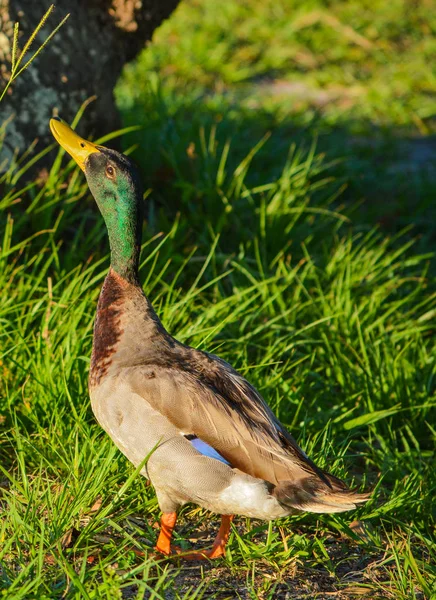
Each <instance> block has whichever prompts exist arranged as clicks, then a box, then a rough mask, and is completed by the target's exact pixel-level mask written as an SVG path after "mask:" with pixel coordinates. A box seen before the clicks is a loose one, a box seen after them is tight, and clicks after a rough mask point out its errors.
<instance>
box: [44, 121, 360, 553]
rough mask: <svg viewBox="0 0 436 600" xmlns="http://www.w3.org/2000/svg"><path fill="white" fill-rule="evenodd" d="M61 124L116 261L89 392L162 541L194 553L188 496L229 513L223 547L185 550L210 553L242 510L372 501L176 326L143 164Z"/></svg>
mask: <svg viewBox="0 0 436 600" xmlns="http://www.w3.org/2000/svg"><path fill="white" fill-rule="evenodd" d="M50 129H51V132H52V134H53V136H54V137H55V139H56V140H57V142H58V143H59V144H60V146H61V147H62V148H64V150H66V152H67V153H69V154H70V156H71V157H72V158H73V159H74V160H75V161H76V163H77V164H78V165H79V167H80V168H81V169H82V171H83V172H84V174H85V177H86V180H87V184H88V186H89V189H90V191H91V194H92V195H93V197H94V199H95V202H96V203H97V206H98V208H99V210H100V212H101V215H102V217H103V220H104V222H105V224H106V228H107V232H108V237H109V245H110V268H109V271H108V273H107V275H106V278H105V280H104V283H103V286H102V288H101V292H100V296H99V299H98V303H97V313H96V317H95V323H94V333H93V345H92V354H91V362H90V370H89V395H90V400H91V406H92V410H93V413H94V415H95V417H96V419H97V421H98V423H99V424H100V426H101V427H102V428H103V429H104V430H105V431H106V433H107V434H108V435H109V436H110V437H111V439H112V440H113V442H114V443H115V445H116V446H117V447H118V448H119V450H120V451H121V452H122V453H123V454H124V455H125V456H126V457H127V459H128V460H129V461H130V462H131V463H133V465H134V466H135V467H137V468H140V472H141V474H142V475H144V476H145V477H147V478H148V479H149V480H150V481H151V483H152V485H153V487H154V490H155V492H156V496H157V501H158V504H159V508H160V511H161V518H160V532H159V535H158V538H157V542H156V545H155V550H156V551H157V552H158V553H160V555H163V556H166V557H170V556H174V555H177V554H178V555H180V556H182V555H183V553H182V551H181V550H180V548H177V547H175V546H173V544H172V536H173V532H174V528H175V525H176V521H177V514H178V511H179V509H180V508H181V507H182V506H184V505H185V504H187V503H193V504H195V505H198V506H200V507H202V508H203V509H206V510H208V511H211V512H212V513H216V514H218V515H220V516H221V524H220V527H219V531H218V533H217V536H216V538H215V540H214V542H213V544H212V547H211V548H207V549H200V550H198V551H195V552H189V553H185V556H184V557H185V558H186V559H194V560H202V559H215V558H219V557H222V556H224V555H225V548H226V544H227V541H228V539H229V534H230V531H231V524H232V520H233V518H234V515H240V516H245V517H251V518H255V519H262V520H267V521H270V520H273V519H278V518H281V517H286V516H289V515H292V514H298V513H302V512H311V513H339V512H343V511H348V510H353V509H355V508H356V507H357V505H358V504H360V503H362V502H365V501H366V500H368V498H369V494H367V493H358V492H357V491H356V490H354V489H350V488H349V487H348V486H347V485H346V484H345V483H344V482H343V481H342V480H340V479H339V478H337V477H335V476H334V475H332V474H331V473H328V472H327V471H325V470H323V469H321V468H319V467H318V466H317V465H316V464H315V463H314V462H313V461H312V460H311V459H310V458H309V457H308V456H307V454H306V453H305V452H304V451H303V450H302V449H301V448H300V447H299V445H298V444H297V442H296V441H295V439H294V438H293V437H292V436H291V434H290V433H289V432H288V430H287V429H286V427H285V426H284V425H282V423H280V421H279V420H278V419H277V417H276V416H275V414H274V413H273V412H272V410H271V409H270V407H269V406H268V404H267V403H266V402H265V400H264V399H263V398H262V396H261V395H260V393H259V392H258V391H257V390H256V389H255V387H253V386H252V385H251V384H250V383H249V382H248V381H247V380H246V379H245V378H244V377H243V376H242V375H241V374H240V373H238V371H236V370H235V369H234V368H233V367H232V366H231V365H230V364H228V363H227V362H226V361H225V360H223V359H222V358H220V357H218V356H216V355H214V354H211V353H209V352H205V351H202V350H198V349H195V348H192V347H190V346H188V345H185V344H183V343H181V342H179V341H177V339H175V338H174V337H173V336H172V335H171V334H170V333H169V332H168V331H167V330H166V329H165V327H164V326H163V324H162V322H161V321H160V319H159V317H158V315H157V314H156V312H155V310H154V308H153V306H152V304H151V302H150V300H149V299H148V297H147V295H146V294H145V293H144V291H143V288H142V286H141V284H140V281H139V275H138V267H139V257H140V250H141V238H142V225H143V211H144V207H143V187H142V183H141V178H140V175H139V172H138V169H137V167H136V166H135V165H134V163H133V161H131V159H129V158H128V157H127V156H125V155H124V154H122V153H120V152H117V151H115V150H112V149H110V148H107V147H104V146H100V145H98V144H94V143H93V142H90V141H87V140H85V139H83V138H81V137H80V136H79V135H78V134H77V133H76V132H75V131H74V130H73V129H71V128H70V127H69V125H68V124H67V123H65V122H64V121H62V120H61V119H60V118H59V117H54V118H52V119H51V120H50ZM146 459H147V460H146ZM142 465H143V466H142Z"/></svg>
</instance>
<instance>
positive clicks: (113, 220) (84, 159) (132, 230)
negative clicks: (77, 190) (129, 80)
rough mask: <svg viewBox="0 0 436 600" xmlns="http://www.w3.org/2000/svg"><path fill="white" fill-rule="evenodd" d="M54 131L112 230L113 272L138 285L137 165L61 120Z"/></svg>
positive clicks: (139, 198) (139, 216) (139, 201)
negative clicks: (82, 134) (82, 173)
mask: <svg viewBox="0 0 436 600" xmlns="http://www.w3.org/2000/svg"><path fill="white" fill-rule="evenodd" d="M50 128H51V131H52V133H53V135H54V137H55V138H56V140H57V141H58V143H59V144H60V145H61V146H62V147H63V148H64V149H65V150H66V151H67V152H68V153H69V154H70V155H71V156H72V157H73V158H74V160H75V161H76V162H77V164H78V165H79V166H80V168H81V169H82V171H83V172H84V173H85V175H86V180H87V182H88V186H89V189H90V190H91V193H92V195H93V196H94V199H95V201H96V202H97V205H98V207H99V209H100V212H101V214H102V216H103V218H104V220H105V223H106V227H107V230H108V234H109V242H110V247H111V266H112V268H113V269H114V270H115V271H116V272H117V273H118V274H119V275H121V276H122V277H124V278H126V279H128V280H135V281H136V280H137V271H138V261H139V251H140V245H141V228H142V195H143V194H142V184H141V180H140V178H139V174H138V171H137V169H136V167H135V165H134V164H133V163H132V162H131V161H130V160H129V159H128V158H127V157H126V156H124V155H123V154H121V153H119V152H116V151H115V150H110V149H109V148H105V147H104V146H96V145H95V144H93V143H92V142H88V141H87V140H84V139H82V138H81V137H80V136H78V135H77V134H76V133H75V132H74V131H73V130H72V129H71V128H70V127H69V126H68V125H67V124H66V123H64V122H63V121H62V120H61V119H59V118H54V119H51V121H50Z"/></svg>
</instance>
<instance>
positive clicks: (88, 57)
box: [0, 0, 179, 165]
mask: <svg viewBox="0 0 436 600" xmlns="http://www.w3.org/2000/svg"><path fill="white" fill-rule="evenodd" d="M178 2H179V0H56V9H55V10H54V11H53V12H52V14H51V15H50V17H49V19H48V21H47V23H46V24H45V26H44V28H43V29H42V30H41V32H40V33H39V34H38V37H37V38H36V40H35V42H34V44H33V46H32V48H31V50H30V52H32V51H34V50H35V48H36V47H37V46H39V45H40V44H41V43H42V42H43V41H44V40H45V39H46V38H47V36H48V34H49V33H50V31H52V30H53V29H54V27H55V26H56V25H57V24H58V23H59V21H61V20H62V18H63V17H64V16H65V15H66V14H67V13H71V16H70V18H69V19H68V20H67V22H66V24H65V25H64V26H63V27H62V28H61V29H60V30H59V32H58V33H57V34H56V35H55V37H54V38H53V40H52V41H51V42H50V43H49V44H48V45H47V46H46V48H45V49H44V50H43V51H42V52H41V54H40V55H39V56H38V57H37V58H36V59H35V61H34V62H33V63H32V65H31V66H30V67H29V68H28V69H27V70H26V71H24V73H22V74H21V75H20V77H18V78H17V80H16V81H15V82H14V83H13V84H12V86H11V87H10V88H9V90H8V94H7V96H6V97H5V98H4V99H3V102H2V103H1V105H0V125H1V124H2V123H3V122H4V121H6V119H9V118H11V121H10V122H9V123H8V126H7V130H6V137H5V140H4V143H3V149H2V150H1V152H0V165H1V163H2V162H3V161H4V160H5V159H8V160H10V159H11V157H12V156H13V153H14V152H16V151H18V152H19V153H21V152H23V151H24V150H25V149H26V148H28V146H29V144H30V143H31V142H32V141H33V140H34V139H35V138H38V140H39V142H38V145H37V147H36V150H35V151H38V150H40V149H42V148H44V147H45V145H46V144H47V143H51V142H52V141H53V140H52V138H51V135H50V131H49V125H48V122H49V119H50V117H51V116H52V115H53V112H54V111H55V112H56V111H57V113H58V114H59V115H60V116H62V118H63V119H65V120H66V121H68V122H70V121H71V120H72V118H73V117H74V115H75V114H76V112H77V110H78V108H79V107H80V106H81V104H82V103H83V102H84V101H85V100H86V99H88V98H90V97H91V96H94V95H95V96H96V97H97V99H96V100H95V102H92V103H91V104H90V105H89V107H88V108H87V109H86V111H85V114H84V116H83V118H82V120H81V122H80V125H79V131H81V132H82V133H83V134H84V135H89V134H90V133H93V134H94V135H95V136H98V135H102V134H104V133H108V132H110V131H113V130H114V129H116V128H118V127H119V126H120V118H119V115H118V111H117V108H116V106H115V101H114V94H113V89H114V87H115V84H116V82H117V79H118V77H119V75H120V73H121V69H122V68H123V66H124V64H125V63H126V62H128V61H130V60H132V59H133V58H134V57H135V56H136V55H137V53H138V52H139V51H140V50H141V49H142V48H143V47H144V45H145V42H146V41H147V40H149V39H150V38H151V35H152V33H153V30H154V29H155V28H156V27H157V26H158V25H159V24H160V23H161V22H162V21H163V20H164V19H166V18H167V17H168V16H169V15H170V14H171V12H172V11H173V10H174V8H175V7H176V6H177V4H178ZM51 3H52V1H51V0H38V1H35V0H0V78H1V79H0V90H1V89H3V88H4V85H5V84H6V82H7V81H8V78H9V68H10V62H11V56H10V55H11V49H12V35H13V26H14V23H15V22H17V21H18V22H19V23H20V32H21V33H20V37H19V40H18V45H19V47H21V48H22V47H23V45H24V43H25V42H26V41H27V39H28V38H29V36H30V34H31V33H32V31H33V30H34V29H35V27H36V25H37V24H38V23H39V21H40V19H41V17H42V15H43V14H44V12H45V11H46V10H47V9H48V8H49V6H50V4H51ZM29 56H30V54H29Z"/></svg>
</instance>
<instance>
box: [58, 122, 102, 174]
mask: <svg viewBox="0 0 436 600" xmlns="http://www.w3.org/2000/svg"><path fill="white" fill-rule="evenodd" d="M50 129H51V132H52V134H53V135H54V137H55V139H56V141H57V142H58V144H60V145H61V146H62V148H63V149H64V150H66V151H67V152H68V154H70V155H71V156H72V157H73V158H74V160H75V161H76V163H77V164H78V165H79V167H80V168H81V169H82V171H83V172H85V160H86V159H87V158H88V156H89V155H90V154H92V153H93V152H100V150H99V149H98V146H96V145H95V144H93V143H92V142H88V141H87V140H84V139H83V138H81V137H80V135H77V133H76V132H75V131H73V130H72V129H71V127H70V126H69V125H67V123H65V121H62V119H60V118H59V117H53V119H50Z"/></svg>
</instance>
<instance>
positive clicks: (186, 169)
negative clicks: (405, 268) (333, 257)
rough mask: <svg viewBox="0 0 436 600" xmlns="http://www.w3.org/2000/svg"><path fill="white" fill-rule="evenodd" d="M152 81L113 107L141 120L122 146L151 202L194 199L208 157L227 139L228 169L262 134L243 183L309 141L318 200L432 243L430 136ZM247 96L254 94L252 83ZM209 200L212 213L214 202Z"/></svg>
mask: <svg viewBox="0 0 436 600" xmlns="http://www.w3.org/2000/svg"><path fill="white" fill-rule="evenodd" d="M152 87H153V86H151V87H150V93H149V95H148V96H147V95H146V96H143V97H142V98H141V100H138V101H136V102H134V103H130V104H128V105H124V107H123V101H122V99H121V111H122V115H123V120H124V124H125V125H134V124H136V125H140V126H142V129H141V130H140V131H138V132H136V133H133V134H129V135H128V136H127V137H126V139H125V140H124V147H125V148H126V147H128V146H130V145H131V144H135V145H136V147H135V149H134V153H133V156H134V158H135V160H136V161H137V162H138V163H139V164H140V165H141V168H142V171H143V176H144V179H145V181H146V185H147V186H148V187H150V188H151V189H152V190H153V197H154V199H155V200H156V201H157V207H158V208H159V207H161V208H163V209H164V210H165V211H168V210H169V211H170V214H171V213H172V214H175V213H176V212H177V211H179V210H180V211H183V210H184V203H185V202H194V203H195V202H198V201H201V200H202V197H204V194H205V185H207V179H208V181H209V184H210V186H213V185H216V181H214V180H213V179H211V177H212V176H213V175H216V173H217V171H218V165H217V166H216V169H215V172H214V171H213V170H212V172H211V171H210V169H209V167H210V163H211V157H212V155H214V158H215V160H216V162H219V160H220V159H221V157H222V153H223V152H226V153H227V149H225V145H226V143H227V142H230V148H229V149H228V156H226V169H232V168H233V169H234V168H236V166H237V165H238V164H239V163H240V161H241V160H243V158H244V157H245V156H247V154H248V153H249V152H250V151H251V150H252V149H253V148H254V147H255V146H256V145H257V144H258V143H259V141H260V140H262V139H263V138H264V137H265V136H269V139H267V140H266V141H265V143H264V144H262V145H261V147H260V148H259V150H258V151H257V153H256V154H255V156H254V157H253V161H252V166H251V168H250V172H249V173H248V176H247V183H248V184H249V185H250V186H262V185H264V184H265V183H266V182H267V181H273V180H274V178H278V177H279V176H280V173H281V172H282V169H283V166H284V164H285V162H286V159H287V157H288V156H289V150H290V148H292V147H294V148H297V149H300V150H301V149H306V151H310V149H311V148H312V149H313V148H315V152H316V154H317V155H321V156H322V158H323V161H324V164H325V166H326V167H327V168H326V170H325V171H324V170H323V173H322V177H323V178H324V179H325V178H329V180H330V181H329V184H330V185H329V186H328V188H327V189H325V188H323V189H322V191H321V190H320V194H318V196H319V198H318V201H319V202H320V203H321V204H323V203H324V202H325V201H326V199H327V197H330V198H332V197H334V202H333V203H330V204H329V205H330V207H331V208H340V209H341V210H343V211H344V212H345V214H347V215H348V216H349V217H350V218H351V221H352V223H353V225H354V226H356V227H358V228H362V227H363V228H364V229H368V228H370V227H373V226H379V227H380V228H381V230H382V231H384V232H386V233H387V234H395V233H397V232H399V231H401V230H403V229H405V228H410V233H409V235H410V236H412V237H417V238H420V241H419V249H420V251H424V252H425V251H431V250H432V249H433V247H434V241H435V239H436V203H435V202H434V197H435V193H436V136H434V135H433V136H427V137H420V136H416V135H413V134H412V133H411V132H410V129H406V128H403V129H401V128H399V127H397V126H392V127H387V126H386V127H380V126H378V127H377V126H374V125H372V124H371V123H369V122H366V123H363V122H362V120H357V119H356V121H352V120H343V121H340V120H338V119H336V122H334V123H332V122H331V120H329V119H328V118H326V117H325V116H324V115H323V112H322V110H316V111H314V110H308V111H307V113H304V112H301V113H295V114H291V110H292V109H293V104H292V98H291V99H289V102H288V104H287V105H286V103H285V104H283V103H282V104H281V105H280V107H279V108H278V107H277V105H276V106H275V107H273V108H271V109H270V110H269V109H268V108H265V106H263V105H262V102H258V103H254V105H253V107H252V108H250V107H249V106H248V107H247V102H246V101H245V100H246V99H245V96H244V94H245V92H242V94H241V97H242V99H243V100H242V102H241V104H240V105H239V104H238V97H237V96H236V97H235V95H233V96H231V97H230V96H229V97H227V96H226V95H225V94H223V95H219V94H215V95H211V96H195V95H192V94H191V95H189V94H187V97H186V98H180V97H176V96H175V92H174V91H172V92H168V91H164V90H162V89H159V83H157V84H156V83H155V87H154V88H153V89H152ZM250 96H251V97H253V98H255V97H256V94H255V93H254V92H253V86H251V88H250ZM249 104H250V103H249V102H248V105H249ZM205 155H208V156H205ZM212 158H213V157H212ZM333 180H335V181H333ZM189 184H191V186H192V187H191V188H190V189H189V190H188V188H189ZM326 194H327V195H326ZM329 194H330V195H329ZM216 201H217V203H219V198H217V199H216ZM209 208H210V210H211V214H213V206H210V207H209ZM200 225H201V226H202V225H203V222H202V223H200Z"/></svg>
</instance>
